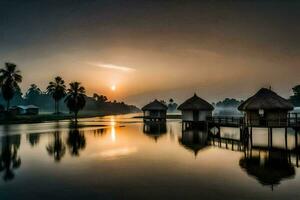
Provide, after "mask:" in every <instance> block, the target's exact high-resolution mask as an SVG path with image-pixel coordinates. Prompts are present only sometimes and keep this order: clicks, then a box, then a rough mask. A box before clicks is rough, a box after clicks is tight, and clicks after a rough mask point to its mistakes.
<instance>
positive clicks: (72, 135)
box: [67, 128, 86, 156]
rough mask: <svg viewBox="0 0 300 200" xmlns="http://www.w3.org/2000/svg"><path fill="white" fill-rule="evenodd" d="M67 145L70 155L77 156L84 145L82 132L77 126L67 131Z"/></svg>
mask: <svg viewBox="0 0 300 200" xmlns="http://www.w3.org/2000/svg"><path fill="white" fill-rule="evenodd" d="M67 145H68V147H69V150H70V153H71V155H72V156H79V151H80V150H83V149H84V148H85V145H86V141H85V136H84V133H83V132H81V131H79V130H78V129H77V128H75V129H71V130H70V131H69V135H68V139H67Z"/></svg>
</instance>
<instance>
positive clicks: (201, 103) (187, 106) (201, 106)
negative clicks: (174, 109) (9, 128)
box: [178, 94, 214, 111]
mask: <svg viewBox="0 0 300 200" xmlns="http://www.w3.org/2000/svg"><path fill="white" fill-rule="evenodd" d="M213 109H214V107H213V106H212V105H211V104H210V103H208V102H207V101H205V100H204V99H202V98H200V97H198V96H197V95H196V94H194V96H192V97H191V98H189V99H188V100H186V101H185V102H183V103H182V104H181V105H180V106H178V110H208V111H211V110H213Z"/></svg>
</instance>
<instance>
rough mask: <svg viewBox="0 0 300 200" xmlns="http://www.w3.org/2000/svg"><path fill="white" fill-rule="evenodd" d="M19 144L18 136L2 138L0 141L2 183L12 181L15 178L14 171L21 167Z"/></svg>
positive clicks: (19, 137) (19, 138)
mask: <svg viewBox="0 0 300 200" xmlns="http://www.w3.org/2000/svg"><path fill="white" fill-rule="evenodd" d="M20 142H21V136H20V135H13V136H4V137H3V138H2V139H1V152H0V173H2V174H3V175H2V176H3V180H4V181H9V180H12V179H13V178H14V177H15V174H14V170H16V169H18V168H19V167H20V166H21V158H20V156H19V153H18V151H19V148H20Z"/></svg>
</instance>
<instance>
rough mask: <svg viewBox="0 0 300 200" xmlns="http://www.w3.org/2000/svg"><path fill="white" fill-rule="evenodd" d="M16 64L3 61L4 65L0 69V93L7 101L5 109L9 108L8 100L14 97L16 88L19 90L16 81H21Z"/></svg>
mask: <svg viewBox="0 0 300 200" xmlns="http://www.w3.org/2000/svg"><path fill="white" fill-rule="evenodd" d="M16 68H17V65H15V64H13V63H5V67H4V68H3V69H0V85H1V89H2V95H3V98H4V99H5V101H6V102H7V105H6V110H7V111H8V109H9V103H10V100H11V99H12V98H13V97H14V94H15V92H16V91H17V90H20V87H19V85H18V83H21V82H22V76H21V72H20V71H19V70H17V69H16Z"/></svg>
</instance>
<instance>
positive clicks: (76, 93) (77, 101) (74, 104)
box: [65, 82, 86, 122]
mask: <svg viewBox="0 0 300 200" xmlns="http://www.w3.org/2000/svg"><path fill="white" fill-rule="evenodd" d="M85 102H86V100H85V89H84V87H82V86H81V85H80V83H79V82H72V83H70V88H69V89H68V92H67V97H66V99H65V103H66V104H67V107H68V108H69V110H70V112H73V113H74V117H75V121H76V122H77V115H78V112H79V110H82V109H83V108H84V106H85Z"/></svg>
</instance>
